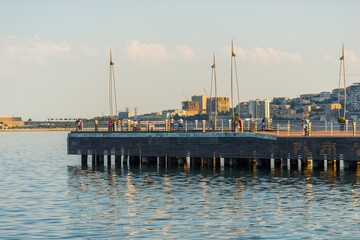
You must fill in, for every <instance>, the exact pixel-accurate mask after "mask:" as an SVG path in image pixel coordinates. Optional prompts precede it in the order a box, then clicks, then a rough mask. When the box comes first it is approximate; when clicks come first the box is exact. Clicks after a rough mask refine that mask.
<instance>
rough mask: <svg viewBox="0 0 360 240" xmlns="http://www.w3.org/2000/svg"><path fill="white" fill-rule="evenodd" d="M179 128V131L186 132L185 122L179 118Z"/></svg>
mask: <svg viewBox="0 0 360 240" xmlns="http://www.w3.org/2000/svg"><path fill="white" fill-rule="evenodd" d="M178 123H179V126H178V130H184V120H183V119H182V118H179V121H178Z"/></svg>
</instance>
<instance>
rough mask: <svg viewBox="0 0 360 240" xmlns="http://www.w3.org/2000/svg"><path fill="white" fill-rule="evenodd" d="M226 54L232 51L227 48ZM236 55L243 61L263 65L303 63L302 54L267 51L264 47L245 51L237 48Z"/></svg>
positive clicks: (277, 50) (268, 49)
mask: <svg viewBox="0 0 360 240" xmlns="http://www.w3.org/2000/svg"><path fill="white" fill-rule="evenodd" d="M225 50H226V52H227V53H229V52H230V49H229V48H228V47H227V48H226V49H225ZM234 51H235V54H236V55H237V57H238V58H239V59H240V60H241V61H251V62H261V63H270V62H274V63H276V64H280V63H288V62H290V63H296V64H300V63H302V59H301V56H300V54H298V53H289V52H284V51H280V50H279V49H274V48H272V47H269V48H267V49H265V48H262V47H259V46H257V47H255V48H253V49H244V48H239V47H235V49H234Z"/></svg>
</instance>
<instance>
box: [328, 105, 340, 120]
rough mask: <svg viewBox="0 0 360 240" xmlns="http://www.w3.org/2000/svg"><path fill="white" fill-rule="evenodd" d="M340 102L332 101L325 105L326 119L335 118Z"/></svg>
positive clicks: (337, 115)
mask: <svg viewBox="0 0 360 240" xmlns="http://www.w3.org/2000/svg"><path fill="white" fill-rule="evenodd" d="M341 108H342V107H341V104H340V103H332V104H328V105H326V106H325V117H326V120H327V121H331V120H334V121H335V120H336V119H337V118H338V117H339V109H341Z"/></svg>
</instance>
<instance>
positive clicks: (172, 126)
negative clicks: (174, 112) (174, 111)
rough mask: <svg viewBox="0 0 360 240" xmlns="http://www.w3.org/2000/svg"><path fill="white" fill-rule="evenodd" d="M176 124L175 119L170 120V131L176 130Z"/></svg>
mask: <svg viewBox="0 0 360 240" xmlns="http://www.w3.org/2000/svg"><path fill="white" fill-rule="evenodd" d="M174 124H175V120H174V118H171V119H170V131H173V130H174Z"/></svg>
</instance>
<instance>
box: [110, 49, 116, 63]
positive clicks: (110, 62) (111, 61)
mask: <svg viewBox="0 0 360 240" xmlns="http://www.w3.org/2000/svg"><path fill="white" fill-rule="evenodd" d="M110 65H115V63H114V62H113V61H112V53H111V48H110Z"/></svg>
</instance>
